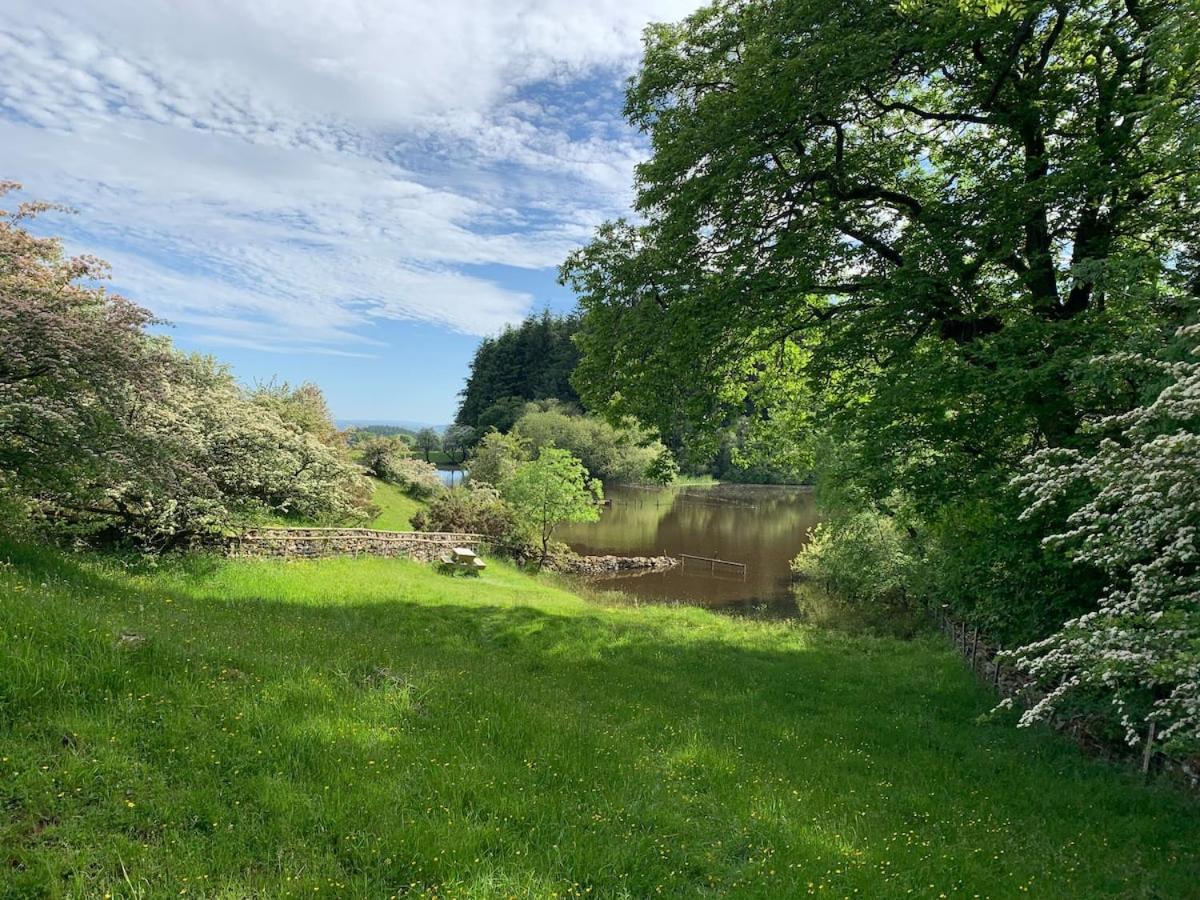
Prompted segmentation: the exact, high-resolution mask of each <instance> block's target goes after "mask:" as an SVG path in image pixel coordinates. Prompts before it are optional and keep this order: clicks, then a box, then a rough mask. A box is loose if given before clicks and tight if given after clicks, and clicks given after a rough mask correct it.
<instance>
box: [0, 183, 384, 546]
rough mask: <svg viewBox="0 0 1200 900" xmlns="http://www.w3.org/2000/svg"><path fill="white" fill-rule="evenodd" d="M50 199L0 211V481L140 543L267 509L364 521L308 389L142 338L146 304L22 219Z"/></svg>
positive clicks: (224, 524) (332, 434)
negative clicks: (259, 378)
mask: <svg viewBox="0 0 1200 900" xmlns="http://www.w3.org/2000/svg"><path fill="white" fill-rule="evenodd" d="M14 187H15V186H14V185H12V184H5V185H2V186H0V193H3V192H5V191H7V190H11V189H13V188H14ZM46 208H47V207H46V206H45V205H44V204H23V205H22V206H20V207H19V208H18V210H17V212H16V213H7V212H0V299H2V300H3V302H2V303H0V489H3V490H4V491H5V492H6V493H9V494H11V495H15V496H16V497H17V498H20V500H21V501H22V504H23V505H24V506H25V507H26V508H27V509H31V510H32V511H33V512H34V513H35V514H36V516H37V517H38V519H39V521H41V522H43V523H46V524H50V525H52V526H54V527H56V528H58V529H67V530H70V531H71V532H73V533H76V534H86V535H97V534H104V535H106V536H111V537H113V538H116V539H119V540H125V541H129V540H132V541H135V542H137V543H139V544H141V545H143V546H147V547H152V548H154V547H165V546H170V545H173V544H180V543H183V542H185V541H187V540H189V539H191V538H194V537H198V536H202V535H205V534H211V533H214V532H220V531H223V530H225V529H228V528H232V527H235V526H236V525H238V524H240V523H244V522H246V521H250V520H253V519H255V518H257V517H259V516H262V515H263V514H270V515H290V516H298V517H303V518H306V519H316V520H321V521H344V520H347V519H351V520H353V519H356V518H361V516H362V514H363V512H364V510H365V508H366V507H367V505H368V503H369V491H368V489H367V485H366V483H365V481H364V480H363V479H362V478H361V477H360V476H359V474H358V471H357V468H356V467H355V466H354V465H353V464H352V463H351V462H350V460H349V459H348V456H347V452H346V449H345V447H344V445H343V442H342V441H341V438H340V435H339V434H338V432H337V430H336V429H335V428H334V426H333V423H332V421H330V419H329V416H328V409H327V407H326V405H325V401H324V398H323V397H322V396H321V394H320V391H319V390H318V389H317V388H315V387H314V386H312V385H303V386H301V387H300V388H298V389H295V390H293V389H290V388H288V387H287V386H286V385H280V386H274V385H272V386H267V387H260V388H258V389H256V390H255V391H251V392H247V391H245V390H244V389H242V388H241V386H239V385H238V383H237V382H236V380H235V379H234V378H233V376H232V375H231V374H230V372H229V371H228V369H227V368H225V367H223V366H221V365H219V364H217V363H216V362H215V361H213V360H212V359H210V358H207V357H201V356H188V355H185V354H182V353H179V352H178V351H176V350H174V349H173V348H172V347H171V344H170V342H169V341H168V340H166V339H165V338H161V337H155V336H152V335H150V334H147V333H146V331H145V326H146V325H147V324H149V323H150V321H151V319H150V316H149V313H147V312H146V311H145V310H144V309H141V308H140V307H137V306H135V305H134V304H131V303H129V302H128V301H126V300H123V299H122V298H120V297H116V296H114V295H111V294H109V293H107V292H106V291H104V290H103V289H101V288H98V287H96V286H95V284H94V280H95V279H96V278H98V277H102V276H103V275H104V274H105V273H106V271H107V269H106V267H105V266H104V264H103V263H101V262H99V261H98V260H92V259H87V258H84V259H74V260H72V259H67V258H66V257H65V256H64V255H63V253H62V248H61V244H60V242H59V241H57V240H56V239H53V238H37V237H33V236H32V235H30V234H29V233H28V232H27V231H25V230H24V229H23V228H22V227H21V226H22V225H23V223H24V221H25V220H27V219H28V218H29V217H31V216H32V215H35V214H36V213H37V212H39V211H42V210H44V209H46Z"/></svg>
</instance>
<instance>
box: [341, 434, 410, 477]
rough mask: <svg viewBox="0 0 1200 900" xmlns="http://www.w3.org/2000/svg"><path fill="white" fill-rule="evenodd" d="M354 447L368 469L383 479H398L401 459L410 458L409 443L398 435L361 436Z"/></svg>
mask: <svg viewBox="0 0 1200 900" xmlns="http://www.w3.org/2000/svg"><path fill="white" fill-rule="evenodd" d="M354 449H355V450H357V451H358V458H359V461H360V462H361V463H362V464H363V466H364V467H365V468H366V470H367V471H368V472H370V473H371V474H372V475H374V476H375V477H376V478H379V479H381V480H383V481H392V482H394V481H396V480H397V478H398V476H399V472H398V463H399V461H400V460H402V459H408V458H409V447H408V443H407V442H406V441H405V440H404V438H402V437H400V436H398V435H397V436H392V437H375V436H371V437H366V438H360V439H359V440H357V441H356V442H355V443H354Z"/></svg>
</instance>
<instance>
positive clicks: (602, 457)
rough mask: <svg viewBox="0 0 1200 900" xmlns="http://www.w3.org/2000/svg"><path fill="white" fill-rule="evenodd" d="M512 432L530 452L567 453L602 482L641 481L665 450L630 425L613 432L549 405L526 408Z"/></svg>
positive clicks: (596, 421)
mask: <svg viewBox="0 0 1200 900" xmlns="http://www.w3.org/2000/svg"><path fill="white" fill-rule="evenodd" d="M513 430H514V432H515V433H517V434H519V435H520V436H521V437H522V438H523V439H524V440H526V441H527V442H528V444H529V446H530V448H531V449H532V450H534V451H537V450H540V449H541V448H543V447H558V448H559V449H562V450H567V451H569V452H570V453H571V454H572V455H574V456H576V457H578V458H579V460H580V461H581V462H582V463H583V466H584V468H586V469H587V470H588V472H589V473H591V474H592V475H594V476H595V477H597V478H599V479H601V480H603V481H611V482H625V483H628V482H638V481H642V480H644V479H645V477H646V470H647V469H648V468H649V467H650V465H651V464H652V463H653V462H654V461H655V460H656V459H657V458H658V456H659V454H661V453H662V452H663V451H664V450H666V448H665V447H664V446H663V445H662V443H661V442H660V441H657V440H655V439H654V438H653V436H652V435H651V434H650V433H649V432H646V431H644V430H642V429H640V428H638V427H637V426H636V425H634V424H633V423H627V424H625V425H623V426H622V427H620V428H616V427H614V426H612V425H610V424H609V423H608V422H605V421H604V420H602V419H597V418H594V417H591V416H581V415H579V414H578V413H573V412H570V411H567V410H566V409H565V408H563V407H562V406H561V405H559V404H553V403H543V404H541V405H540V406H539V405H538V404H530V406H529V408H528V410H527V411H526V413H525V414H524V415H523V416H521V418H520V419H519V420H518V421H517V424H516V426H515V428H514V429H513Z"/></svg>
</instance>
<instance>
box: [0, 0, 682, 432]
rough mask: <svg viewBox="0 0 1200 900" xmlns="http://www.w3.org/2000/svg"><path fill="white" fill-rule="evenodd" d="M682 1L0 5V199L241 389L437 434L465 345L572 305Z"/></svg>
mask: <svg viewBox="0 0 1200 900" xmlns="http://www.w3.org/2000/svg"><path fill="white" fill-rule="evenodd" d="M697 5H698V4H697V3H696V2H695V0H589V2H587V3H579V2H575V0H438V2H417V0H258V2H254V0H204V2H191V0H104V2H102V3H97V2H92V0H70V2H68V0H36V2H27V0H4V2H3V3H0V180H3V179H11V180H15V181H19V182H21V183H22V184H23V185H24V194H23V195H22V199H34V198H36V199H40V200H50V201H54V202H57V203H63V204H67V205H69V206H71V207H72V208H73V209H74V210H75V212H74V213H73V214H71V215H60V214H55V215H53V216H50V217H47V218H44V219H42V220H40V221H39V222H38V224H37V226H36V230H39V231H42V232H44V233H55V234H59V235H62V236H63V237H64V239H65V241H66V244H67V247H68V249H69V250H70V251H71V252H86V253H91V254H94V255H97V256H100V257H103V258H104V259H107V260H108V261H109V262H110V263H111V264H112V267H113V274H112V286H113V288H114V289H116V290H119V291H120V292H121V293H123V294H125V295H126V296H129V297H130V298H132V299H134V300H136V301H137V302H139V303H141V304H142V305H144V306H146V307H148V308H149V309H151V310H152V311H153V312H154V313H155V314H156V315H158V316H160V317H162V318H163V319H165V320H167V321H169V322H170V323H171V324H170V325H169V326H166V328H167V331H168V333H169V334H171V336H172V337H173V339H174V341H175V342H176V344H177V345H178V346H179V347H181V348H182V349H185V350H188V351H197V352H203V353H210V354H213V355H215V356H217V357H219V358H220V359H222V360H225V361H226V362H228V363H229V364H231V365H232V367H233V369H234V371H235V373H236V374H237V375H238V377H239V378H240V379H241V380H243V381H244V382H247V383H253V382H255V381H258V380H267V379H271V378H277V379H280V380H286V381H290V382H293V383H295V382H301V381H306V380H307V381H314V382H316V383H317V384H319V385H321V387H322V388H324V389H325V392H326V395H327V397H328V398H329V401H330V406H331V408H332V409H333V412H334V414H335V416H336V417H337V418H339V419H342V420H351V419H353V420H376V421H389V420H408V421H416V422H426V423H432V424H441V423H445V422H448V421H450V420H451V419H452V418H453V415H454V410H455V407H456V405H457V396H456V395H457V393H458V391H459V390H460V389H461V388H462V381H463V378H464V377H465V374H466V369H467V363H468V361H469V360H470V358H471V354H472V353H473V351H474V349H475V347H476V346H477V345H478V343H479V340H480V339H481V337H483V336H486V335H490V334H495V333H496V332H497V331H499V330H500V329H501V328H503V327H504V326H505V324H508V323H516V322H518V321H520V320H521V319H522V318H523V317H524V316H525V315H526V314H527V313H529V312H530V311H535V310H539V309H541V308H543V307H548V308H550V309H552V310H555V311H566V310H568V309H570V308H571V307H572V306H573V305H574V299H573V297H572V296H571V295H570V293H569V292H568V291H567V290H566V289H564V288H562V287H560V286H559V285H558V284H557V283H556V269H557V266H558V264H559V263H560V262H562V260H563V258H564V257H565V256H566V255H567V253H569V252H570V250H571V249H572V248H574V247H576V246H578V245H579V244H581V243H583V242H584V241H586V240H587V238H588V237H589V235H590V234H591V232H592V229H593V228H594V227H595V226H596V225H597V224H599V223H600V222H602V221H604V220H605V219H609V218H613V217H616V216H620V215H628V214H629V205H630V202H631V199H632V179H633V167H634V166H635V165H636V163H637V162H638V161H639V160H641V159H643V158H644V157H645V155H646V152H647V146H646V142H645V140H644V138H643V136H641V135H639V134H638V133H637V132H636V131H634V130H633V129H632V128H631V127H630V126H628V125H627V124H626V123H625V122H624V121H623V120H622V119H621V115H620V112H621V104H622V91H623V86H624V82H625V80H626V79H627V78H628V77H629V75H630V74H631V73H632V72H633V71H634V70H635V69H636V66H637V62H638V57H639V53H640V49H641V44H640V35H641V31H642V29H643V28H644V27H645V25H646V24H647V23H648V22H652V21H673V20H677V19H679V18H682V17H683V16H684V15H686V14H687V13H688V12H690V11H691V9H693V8H694V7H695V6H697Z"/></svg>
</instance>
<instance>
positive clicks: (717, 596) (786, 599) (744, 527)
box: [555, 484, 817, 615]
mask: <svg viewBox="0 0 1200 900" xmlns="http://www.w3.org/2000/svg"><path fill="white" fill-rule="evenodd" d="M605 496H606V497H608V498H610V499H611V500H612V505H611V506H608V507H606V508H605V509H604V510H603V511H602V513H601V515H600V521H599V522H594V523H589V524H586V525H571V526H568V527H564V528H563V529H562V530H561V531H560V532H559V533H556V535H555V537H556V538H558V539H559V540H562V541H565V542H566V543H567V544H569V545H570V546H571V548H572V549H573V550H575V551H576V552H578V553H583V554H588V555H604V554H614V555H618V556H676V557H678V556H679V555H680V554H684V553H686V554H691V555H693V556H704V557H714V558H716V559H721V560H728V561H730V562H735V563H745V566H746V568H745V574H743V573H742V571H741V569H740V568H737V567H726V566H713V567H710V566H709V564H708V563H702V562H695V561H692V560H685V561H684V563H683V564H682V565H680V566H676V567H675V568H674V569H671V570H668V571H666V572H649V573H646V574H641V575H624V576H618V577H611V578H597V579H592V580H591V582H592V583H593V584H595V585H596V586H597V587H600V588H609V589H613V590H619V591H624V592H625V593H627V594H632V595H634V596H637V597H640V598H643V599H646V600H655V601H682V602H685V603H696V604H700V605H703V606H708V607H713V608H722V609H725V610H727V611H730V612H734V611H739V610H744V611H755V612H773V613H776V614H784V615H787V614H791V613H792V612H793V611H794V610H795V602H796V601H795V596H794V594H793V593H792V590H791V588H790V575H791V573H790V570H789V568H788V563H789V562H790V561H791V559H792V557H794V556H795V555H796V553H797V552H798V551H799V550H800V548H801V547H803V546H804V543H805V538H806V535H807V533H808V529H809V528H810V527H811V526H812V525H814V524H816V522H817V514H816V506H815V503H814V500H813V495H812V492H811V491H810V490H809V489H807V488H799V487H780V486H776V485H734V484H720V485H713V486H711V487H679V488H643V487H632V486H621V485H613V486H612V487H610V488H608V489H607V491H606V493H605ZM713 569H715V571H713Z"/></svg>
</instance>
